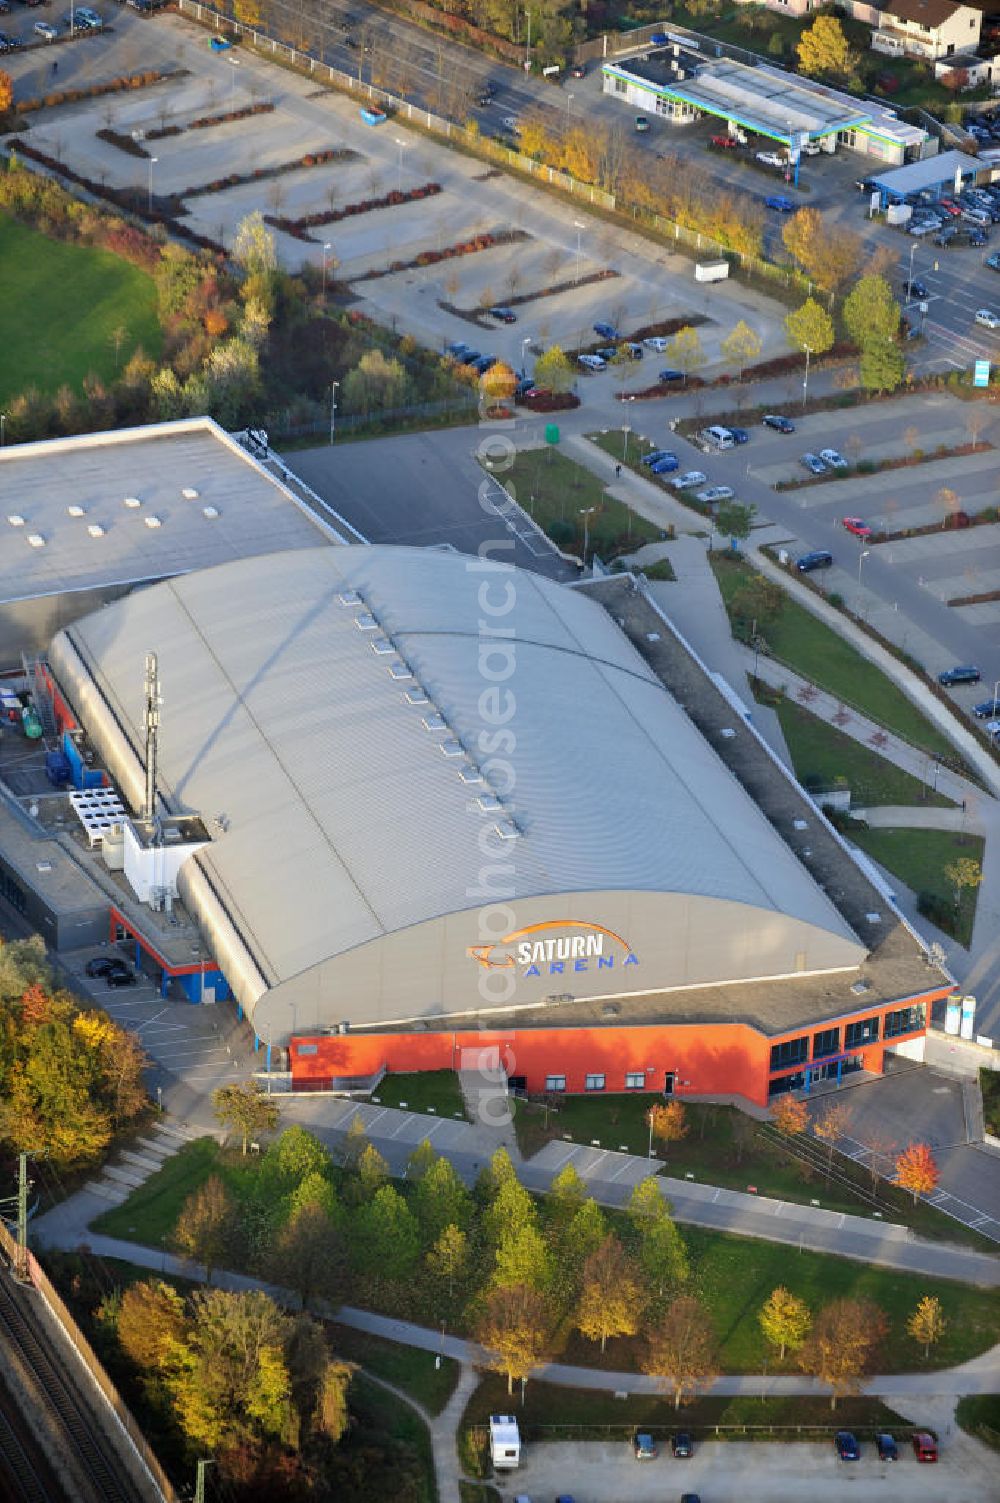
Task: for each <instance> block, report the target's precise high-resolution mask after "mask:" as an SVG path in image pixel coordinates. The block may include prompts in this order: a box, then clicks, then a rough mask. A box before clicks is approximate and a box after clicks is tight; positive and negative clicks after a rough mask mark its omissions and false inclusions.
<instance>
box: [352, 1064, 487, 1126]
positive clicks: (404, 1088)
mask: <svg viewBox="0 0 1000 1503" xmlns="http://www.w3.org/2000/svg"><path fill="white" fill-rule="evenodd" d="M371 1099H372V1101H374V1102H376V1103H377V1104H378V1105H379V1106H395V1107H404V1108H405V1110H407V1111H410V1112H428V1113H430V1114H431V1115H434V1116H438V1117H462V1118H464V1119H465V1120H468V1115H469V1114H468V1112H467V1111H466V1109H465V1100H464V1098H463V1096H462V1090H461V1087H460V1086H459V1083H458V1076H457V1075H456V1073H455V1071H454V1070H421V1071H419V1072H417V1073H415V1074H413V1075H409V1074H407V1075H387V1076H386V1077H385V1079H384V1080H383V1081H382V1084H381V1085H380V1086H379V1088H378V1090H377V1091H376V1092H375V1094H374V1095H373V1096H372V1098H371Z"/></svg>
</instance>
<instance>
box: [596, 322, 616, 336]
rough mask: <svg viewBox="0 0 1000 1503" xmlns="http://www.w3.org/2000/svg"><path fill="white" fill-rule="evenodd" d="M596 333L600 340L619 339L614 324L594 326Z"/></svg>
mask: <svg viewBox="0 0 1000 1503" xmlns="http://www.w3.org/2000/svg"><path fill="white" fill-rule="evenodd" d="M594 333H595V334H596V335H597V337H598V339H617V338H618V330H617V329H616V328H615V326H614V324H604V323H599V324H595V325H594Z"/></svg>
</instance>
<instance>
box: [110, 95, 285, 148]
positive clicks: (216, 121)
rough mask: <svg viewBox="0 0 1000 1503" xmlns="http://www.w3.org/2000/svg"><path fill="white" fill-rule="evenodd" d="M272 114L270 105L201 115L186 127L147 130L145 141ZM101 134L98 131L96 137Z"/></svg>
mask: <svg viewBox="0 0 1000 1503" xmlns="http://www.w3.org/2000/svg"><path fill="white" fill-rule="evenodd" d="M273 112H274V105H273V104H270V103H261V104H246V105H244V106H243V107H242V109H238V110H226V111H225V113H224V114H221V115H201V116H199V118H198V119H197V120H189V121H188V123H187V125H163V126H161V127H160V129H159V130H148V131H147V132H146V139H147V141H162V140H163V139H164V138H165V137H166V136H180V135H182V134H183V133H184V131H186V130H207V129H208V127H209V126H211V125H229V124H230V122H231V121H233V120H247V119H249V117H250V116H251V115H270V114H272V113H273ZM100 134H101V132H100V131H98V135H100Z"/></svg>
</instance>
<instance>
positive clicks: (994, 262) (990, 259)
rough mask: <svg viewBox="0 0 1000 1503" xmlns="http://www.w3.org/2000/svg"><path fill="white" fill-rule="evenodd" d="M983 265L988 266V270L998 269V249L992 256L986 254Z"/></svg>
mask: <svg viewBox="0 0 1000 1503" xmlns="http://www.w3.org/2000/svg"><path fill="white" fill-rule="evenodd" d="M983 265H984V266H988V267H989V269H990V271H1000V251H994V252H993V254H992V256H987V257H986V260H985V261H984V262H983Z"/></svg>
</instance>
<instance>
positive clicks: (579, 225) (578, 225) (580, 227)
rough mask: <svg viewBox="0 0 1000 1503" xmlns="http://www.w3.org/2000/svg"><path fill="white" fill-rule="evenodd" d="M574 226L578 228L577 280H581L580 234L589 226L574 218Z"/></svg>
mask: <svg viewBox="0 0 1000 1503" xmlns="http://www.w3.org/2000/svg"><path fill="white" fill-rule="evenodd" d="M573 228H574V229H575V230H576V281H577V282H579V280H580V236H581V235H582V234H583V231H584V230H585V229H586V228H587V226H586V225H585V224H581V223H580V221H579V219H574V220H573Z"/></svg>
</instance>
